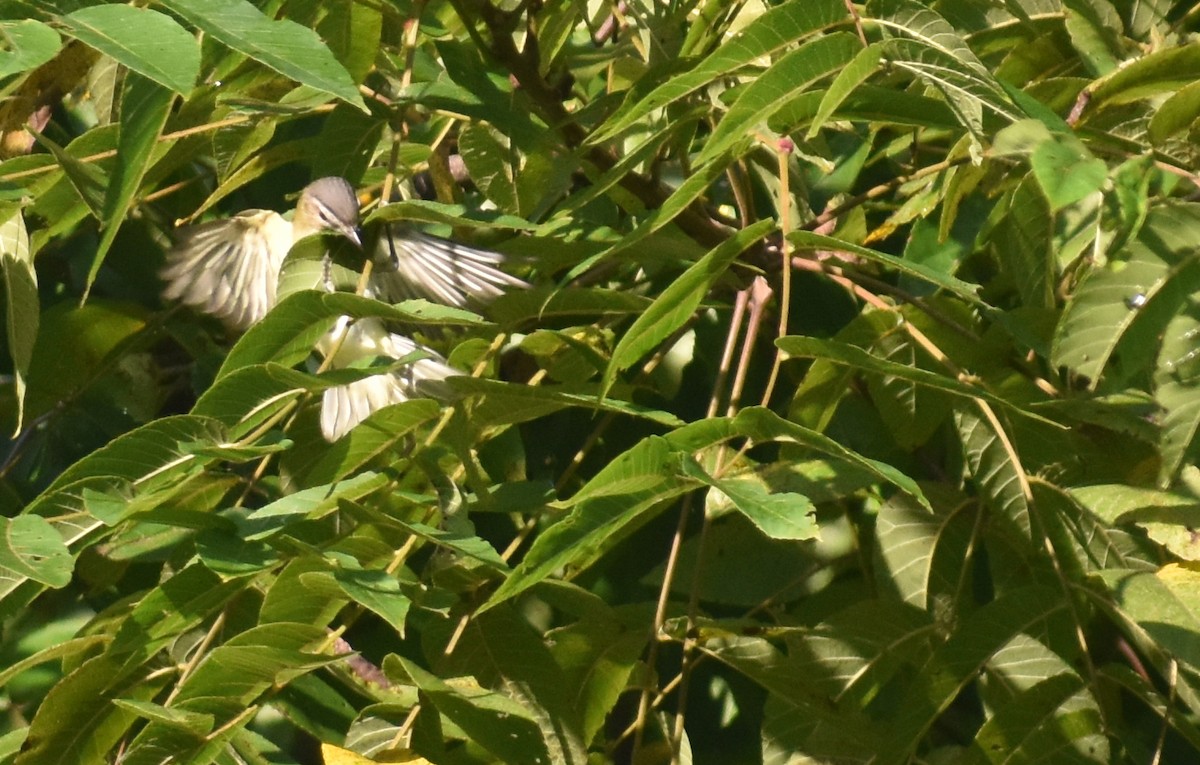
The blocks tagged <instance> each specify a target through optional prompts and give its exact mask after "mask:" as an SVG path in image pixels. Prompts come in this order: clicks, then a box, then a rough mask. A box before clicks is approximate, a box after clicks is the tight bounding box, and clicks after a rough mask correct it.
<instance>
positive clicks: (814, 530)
mask: <svg viewBox="0 0 1200 765" xmlns="http://www.w3.org/2000/svg"><path fill="white" fill-rule="evenodd" d="M683 472H684V473H685V474H686V475H688V476H689V477H691V478H695V479H696V480H697V481H699V482H701V483H704V484H707V485H708V486H711V487H712V488H713V489H716V490H717V491H720V492H721V493H722V494H724V495H725V496H726V497H728V498H729V500H730V501H731V502H732V503H733V506H734V507H735V508H737V510H738V512H740V513H741V514H742V515H744V516H746V517H747V518H748V519H750V521H751V522H752V523H753V524H754V525H755V526H757V527H758V528H759V530H761V531H762V533H764V534H766V535H767V536H769V537H771V538H772V539H812V538H813V537H815V536H817V534H818V533H819V529H818V527H817V520H816V514H817V509H816V507H815V506H814V505H813V503H812V502H811V501H810V500H809V499H808V497H805V496H803V495H801V494H793V493H791V492H778V493H772V492H771V491H770V490H769V489H768V488H767V487H766V486H763V485H762V484H761V483H758V482H756V481H750V480H745V479H739V478H714V477H712V476H711V475H709V474H708V472H706V471H705V470H704V468H702V467H701V466H700V464H699V463H697V462H696V461H694V460H685V461H684V462H683ZM710 501H711V500H710Z"/></svg>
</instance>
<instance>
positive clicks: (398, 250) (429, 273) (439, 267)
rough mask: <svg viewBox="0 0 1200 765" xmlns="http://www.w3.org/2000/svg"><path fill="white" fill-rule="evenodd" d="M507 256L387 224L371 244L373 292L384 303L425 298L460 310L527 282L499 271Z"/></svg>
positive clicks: (481, 302)
mask: <svg viewBox="0 0 1200 765" xmlns="http://www.w3.org/2000/svg"><path fill="white" fill-rule="evenodd" d="M504 261H505V257H504V255H501V254H500V253H498V252H492V251H491V250H480V249H477V248H475V247H468V246H467V245H465V244H459V243H458V242H452V241H450V240H448V239H442V238H440V237H436V236H431V235H429V234H423V233H421V232H420V231H414V230H412V229H407V228H403V227H399V226H393V225H390V224H389V225H385V226H384V227H383V229H382V232H381V234H380V236H379V240H378V242H377V243H376V245H375V264H376V268H375V270H374V272H373V273H372V275H371V290H372V292H373V294H375V295H376V296H378V297H379V298H380V299H382V300H386V301H388V302H393V303H394V302H398V301H400V300H407V299H409V298H425V299H427V300H431V301H433V302H435V303H442V304H444V305H450V306H455V307H458V308H464V307H466V306H468V305H472V304H475V305H478V304H483V303H487V302H489V301H491V300H494V299H495V298H497V297H499V296H500V295H502V294H503V293H504V291H505V290H506V289H510V288H514V287H521V288H528V287H529V284H528V283H526V282H524V281H522V280H521V279H518V278H516V277H515V276H509V275H508V274H506V273H504V272H503V271H501V270H500V268H499V266H500V265H501V264H502V263H504Z"/></svg>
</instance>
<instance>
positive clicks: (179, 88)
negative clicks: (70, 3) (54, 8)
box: [59, 5, 200, 96]
mask: <svg viewBox="0 0 1200 765" xmlns="http://www.w3.org/2000/svg"><path fill="white" fill-rule="evenodd" d="M59 21H60V22H62V24H63V26H64V27H65V31H66V32H67V33H68V34H70V35H71V36H72V37H74V38H76V39H77V40H79V41H81V42H84V43H86V44H88V45H90V46H91V47H93V48H95V49H96V50H98V51H100V52H101V53H103V54H104V55H106V56H109V57H111V58H113V59H114V60H116V61H117V62H118V63H120V64H122V65H124V66H127V67H129V68H130V69H132V70H133V71H135V72H137V73H138V74H141V75H142V76H144V77H146V78H147V79H149V80H153V81H154V82H157V83H158V84H159V85H161V86H163V87H164V88H167V89H168V90H172V91H175V92H176V93H179V94H180V95H183V96H186V95H188V94H189V93H190V92H191V90H192V88H193V87H194V86H195V84H196V77H197V76H198V75H199V74H200V45H199V43H198V42H197V41H196V38H195V37H193V36H192V35H191V34H189V33H188V31H187V30H186V29H184V28H183V27H181V26H179V24H177V23H176V22H175V20H174V19H172V18H171V17H170V16H167V15H166V14H164V13H159V12H158V11H153V10H150V9H149V8H138V7H135V6H132V5H94V6H91V7H89V8H80V9H79V10H77V11H74V12H72V13H68V14H67V15H65V16H62V17H60V18H59Z"/></svg>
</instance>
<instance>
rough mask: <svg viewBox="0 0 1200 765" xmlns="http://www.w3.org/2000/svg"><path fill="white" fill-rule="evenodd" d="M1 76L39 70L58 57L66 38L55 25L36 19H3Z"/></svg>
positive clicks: (0, 36) (0, 33)
mask: <svg viewBox="0 0 1200 765" xmlns="http://www.w3.org/2000/svg"><path fill="white" fill-rule="evenodd" d="M0 40H3V41H4V46H3V47H4V50H3V51H0V78H4V77H9V76H11V75H14V74H19V73H20V72H25V71H28V70H30V69H35V68H37V67H38V66H41V65H42V64H44V63H46V62H47V61H49V60H50V59H52V58H54V55H55V54H56V53H58V50H59V47H60V46H61V44H62V41H61V40H59V37H58V33H57V32H55V31H54V29H52V28H51V27H49V26H47V25H45V24H43V23H42V22H40V21H36V20H34V19H25V20H23V21H3V22H0Z"/></svg>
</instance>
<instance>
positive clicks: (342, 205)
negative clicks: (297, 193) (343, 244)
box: [301, 175, 358, 226]
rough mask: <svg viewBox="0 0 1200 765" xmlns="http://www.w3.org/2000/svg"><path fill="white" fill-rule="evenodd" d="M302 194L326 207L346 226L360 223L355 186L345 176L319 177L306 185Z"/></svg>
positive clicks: (333, 216)
mask: <svg viewBox="0 0 1200 765" xmlns="http://www.w3.org/2000/svg"><path fill="white" fill-rule="evenodd" d="M301 196H303V197H308V198H309V199H311V200H312V201H313V202H315V203H317V204H318V205H320V206H321V207H323V208H325V210H327V211H328V212H329V213H330V215H331V217H332V218H333V219H334V220H336V221H338V222H339V223H341V224H343V225H344V226H354V225H356V224H357V223H358V197H357V196H356V195H355V193H354V187H353V186H351V185H350V183H349V181H347V180H346V179H345V178H340V177H338V176H336V175H331V176H328V177H326V178H318V179H317V180H315V181H313V182H312V183H310V184H308V185H307V186H305V187H304V192H303V193H302V194H301Z"/></svg>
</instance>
